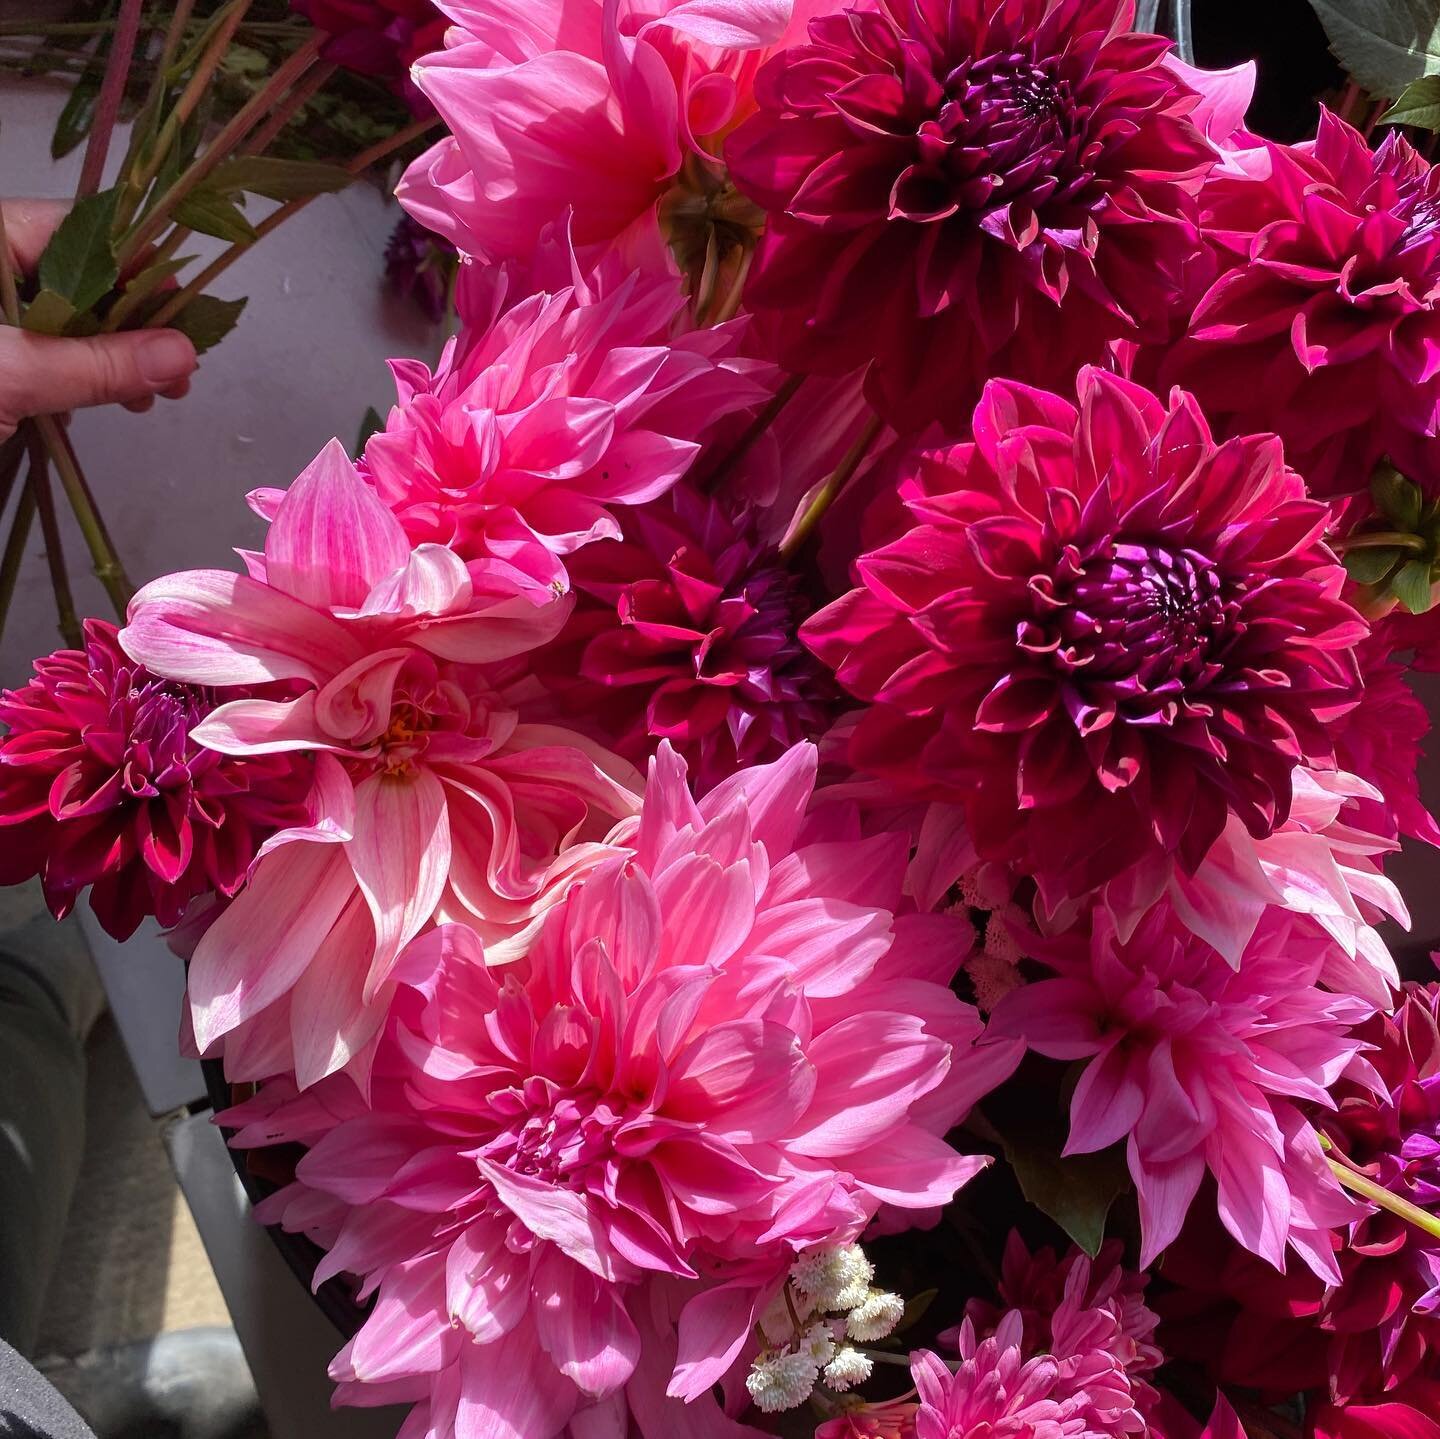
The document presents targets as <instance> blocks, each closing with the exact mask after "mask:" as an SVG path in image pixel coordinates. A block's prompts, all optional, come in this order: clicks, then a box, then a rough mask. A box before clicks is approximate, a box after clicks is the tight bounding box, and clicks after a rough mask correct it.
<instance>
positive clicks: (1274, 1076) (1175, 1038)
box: [991, 906, 1371, 1281]
mask: <svg viewBox="0 0 1440 1439" xmlns="http://www.w3.org/2000/svg"><path fill="white" fill-rule="evenodd" d="M1328 945H1329V941H1328V940H1326V939H1325V938H1324V937H1322V936H1316V935H1312V934H1309V933H1306V932H1305V931H1304V930H1303V929H1302V928H1301V924H1300V922H1299V921H1297V920H1295V919H1294V918H1292V917H1291V916H1289V915H1286V914H1284V913H1283V912H1282V911H1271V912H1270V914H1268V915H1267V916H1266V918H1265V919H1264V920H1262V921H1261V923H1260V926H1259V927H1258V928H1257V930H1256V932H1255V935H1254V937H1253V938H1252V939H1251V941H1250V944H1249V945H1248V946H1247V948H1246V951H1245V954H1244V955H1243V957H1242V958H1241V961H1240V966H1239V968H1238V969H1232V968H1231V967H1230V966H1229V965H1228V964H1226V963H1225V962H1224V960H1222V959H1221V958H1220V956H1219V955H1217V954H1216V953H1215V951H1214V950H1213V949H1211V948H1210V946H1209V945H1207V944H1205V943H1203V942H1202V941H1200V940H1198V939H1196V938H1195V936H1194V935H1192V934H1191V933H1190V932H1189V931H1188V930H1186V929H1185V928H1184V927H1183V926H1181V925H1180V924H1179V923H1177V922H1176V920H1175V918H1174V916H1173V915H1172V914H1171V913H1170V912H1169V911H1168V909H1167V908H1166V907H1164V906H1160V907H1157V908H1156V909H1154V910H1152V911H1151V912H1150V914H1148V915H1147V916H1146V918H1145V919H1144V920H1143V921H1142V922H1141V923H1140V925H1139V927H1138V928H1137V929H1136V930H1135V932H1134V935H1133V936H1132V937H1131V938H1130V939H1129V941H1128V942H1121V941H1120V940H1119V939H1118V937H1117V936H1116V934H1115V932H1114V928H1113V926H1112V925H1111V923H1110V922H1109V920H1108V919H1107V918H1106V917H1105V916H1104V915H1103V914H1097V915H1096V916H1095V919H1094V922H1093V924H1091V925H1088V926H1084V927H1081V928H1078V929H1076V930H1075V931H1072V932H1070V933H1067V934H1065V935H1061V936H1059V937H1058V938H1056V939H1054V940H1051V941H1048V942H1046V943H1045V944H1043V945H1040V944H1036V945H1035V946H1033V948H1034V950H1035V954H1036V957H1037V958H1039V959H1041V960H1043V962H1044V963H1045V964H1046V965H1048V966H1049V967H1050V968H1051V969H1053V970H1054V971H1055V977H1054V978H1051V979H1043V980H1040V981H1038V982H1036V983H1033V984H1027V985H1025V986H1023V987H1021V988H1020V989H1017V990H1015V991H1014V992H1013V993H1011V994H1009V995H1008V996H1006V998H1005V999H1003V1000H1002V1001H1001V1003H1000V1005H999V1006H998V1007H997V1009H996V1011H995V1014H994V1016H993V1017H992V1019H991V1028H992V1029H993V1031H994V1032H995V1033H996V1034H997V1035H1001V1036H1019V1037H1021V1038H1023V1039H1024V1040H1025V1041H1026V1042H1027V1043H1028V1044H1029V1045H1030V1047H1031V1048H1032V1049H1034V1050H1035V1051H1036V1052H1038V1053H1040V1054H1043V1055H1046V1056H1047V1057H1048V1058H1051V1059H1061V1060H1085V1061H1086V1064H1085V1067H1084V1072H1083V1073H1082V1074H1081V1077H1080V1082H1079V1084H1078V1085H1077V1086H1076V1088H1075V1092H1074V1096H1073V1098H1072V1100H1071V1105H1070V1139H1069V1143H1068V1145H1067V1151H1066V1152H1067V1153H1072V1154H1090V1153H1094V1152H1096V1151H1098V1150H1101V1149H1106V1148H1108V1147H1109V1146H1110V1145H1112V1144H1118V1143H1120V1142H1121V1141H1122V1140H1123V1141H1124V1142H1125V1145H1126V1153H1127V1157H1128V1160H1129V1166H1130V1173H1131V1176H1132V1177H1133V1179H1134V1181H1135V1186H1136V1189H1137V1190H1138V1192H1139V1198H1140V1221H1141V1228H1142V1232H1143V1245H1142V1250H1141V1256H1140V1259H1141V1266H1142V1267H1145V1266H1148V1265H1149V1264H1150V1263H1151V1262H1152V1261H1153V1260H1154V1259H1155V1257H1156V1256H1157V1255H1158V1254H1159V1253H1160V1252H1161V1251H1162V1250H1163V1249H1164V1248H1165V1247H1166V1246H1167V1245H1168V1244H1169V1243H1170V1242H1171V1241H1172V1240H1173V1239H1174V1238H1175V1236H1176V1235H1177V1234H1178V1233H1179V1232H1180V1227H1181V1225H1182V1224H1183V1223H1184V1220H1185V1216H1186V1213H1187V1212H1188V1210H1189V1209H1190V1206H1191V1204H1192V1203H1193V1201H1194V1199H1195V1195H1196V1193H1197V1191H1198V1190H1199V1187H1200V1181H1201V1180H1202V1178H1204V1176H1205V1173H1206V1171H1207V1170H1208V1171H1209V1172H1210V1173H1211V1174H1213V1175H1214V1177H1215V1180H1216V1185H1217V1189H1218V1201H1219V1213H1220V1218H1221V1221H1222V1222H1223V1223H1224V1225H1225V1227H1226V1228H1227V1229H1228V1230H1229V1231H1230V1233H1231V1234H1232V1235H1234V1237H1235V1238H1236V1239H1237V1240H1238V1241H1239V1242H1240V1243H1241V1244H1243V1245H1244V1246H1245V1247H1246V1248H1247V1249H1249V1250H1251V1251H1252V1252H1254V1253H1256V1254H1258V1255H1260V1256H1261V1257H1262V1258H1263V1259H1265V1260H1267V1261H1268V1262H1269V1263H1271V1264H1273V1265H1274V1266H1275V1267H1276V1268H1277V1269H1281V1268H1283V1267H1284V1263H1285V1249H1286V1245H1287V1243H1288V1244H1289V1246H1290V1247H1292V1248H1293V1249H1294V1250H1295V1251H1296V1252H1297V1253H1298V1254H1299V1255H1300V1257H1301V1258H1302V1259H1303V1260H1304V1261H1305V1262H1306V1263H1307V1264H1308V1265H1309V1266H1310V1267H1311V1268H1312V1269H1314V1270H1315V1272H1316V1273H1317V1274H1320V1275H1321V1276H1323V1277H1325V1278H1327V1279H1331V1280H1332V1281H1333V1280H1335V1279H1338V1278H1339V1271H1338V1270H1337V1269H1336V1267H1335V1259H1334V1255H1333V1253H1332V1249H1331V1244H1330V1236H1329V1233H1328V1231H1329V1229H1330V1228H1331V1227H1332V1226H1333V1225H1335V1224H1338V1223H1342V1222H1345V1221H1346V1220H1348V1219H1350V1218H1353V1216H1354V1208H1353V1206H1352V1205H1350V1204H1349V1202H1348V1201H1347V1200H1346V1199H1345V1198H1344V1196H1343V1194H1342V1193H1341V1191H1340V1189H1339V1188H1338V1187H1337V1185H1336V1182H1335V1180H1334V1179H1333V1178H1332V1177H1331V1175H1330V1171H1329V1169H1328V1167H1327V1165H1326V1162H1325V1158H1324V1155H1323V1154H1322V1152H1321V1149H1320V1145H1319V1141H1318V1140H1317V1138H1316V1136H1315V1133H1314V1131H1313V1130H1312V1129H1311V1127H1310V1123H1309V1120H1308V1119H1307V1118H1306V1116H1305V1114H1304V1113H1303V1112H1302V1111H1301V1109H1300V1107H1299V1106H1300V1104H1301V1103H1304V1104H1309V1105H1314V1106H1318V1107H1321V1108H1327V1109H1328V1108H1333V1106H1334V1101H1333V1100H1332V1098H1331V1096H1330V1093H1329V1088H1330V1086H1331V1085H1333V1084H1334V1083H1335V1082H1336V1081H1337V1080H1339V1079H1340V1077H1341V1076H1342V1075H1343V1074H1344V1073H1345V1071H1346V1069H1347V1067H1348V1066H1349V1065H1350V1062H1351V1060H1352V1059H1353V1058H1354V1057H1355V1055H1356V1054H1357V1053H1358V1052H1359V1051H1360V1050H1361V1049H1362V1048H1363V1045H1362V1042H1361V1040H1360V1039H1359V1038H1357V1037H1356V1036H1355V1035H1354V1034H1353V1033H1352V1032H1351V1029H1352V1026H1353V1025H1355V1024H1356V1023H1358V1022H1359V1021H1361V1020H1363V1019H1365V1018H1366V1017H1367V1016H1368V1015H1369V1014H1370V1013H1371V1006H1369V1005H1367V1004H1366V1003H1365V1002H1364V1001H1362V1000H1359V999H1355V998H1352V997H1349V996H1342V995H1335V994H1330V993H1327V992H1325V991H1324V990H1322V989H1320V988H1319V987H1318V985H1317V980H1318V979H1319V977H1320V974H1321V970H1322V967H1323V965H1324V962H1325V950H1326V948H1327V947H1328Z"/></svg>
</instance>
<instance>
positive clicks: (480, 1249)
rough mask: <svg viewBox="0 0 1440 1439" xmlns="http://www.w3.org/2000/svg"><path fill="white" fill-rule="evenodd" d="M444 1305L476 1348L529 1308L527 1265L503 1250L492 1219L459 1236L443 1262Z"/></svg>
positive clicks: (502, 1233) (499, 1230) (525, 1260)
mask: <svg viewBox="0 0 1440 1439" xmlns="http://www.w3.org/2000/svg"><path fill="white" fill-rule="evenodd" d="M445 1293H446V1305H447V1307H448V1309H449V1311H450V1316H451V1318H453V1319H458V1320H459V1321H460V1323H461V1324H462V1325H464V1327H465V1330H466V1332H467V1333H468V1334H470V1335H471V1336H472V1338H473V1339H474V1342H475V1343H477V1344H493V1343H494V1342H495V1341H496V1340H497V1339H500V1338H503V1337H504V1336H505V1335H506V1334H508V1333H509V1332H510V1331H511V1330H512V1329H513V1328H515V1326H516V1325H517V1324H519V1323H520V1321H521V1319H522V1318H524V1316H525V1314H526V1311H527V1310H528V1308H529V1304H530V1260H529V1259H528V1258H527V1257H526V1256H524V1255H519V1254H512V1253H511V1252H510V1251H509V1250H508V1249H506V1248H505V1230H504V1225H503V1223H502V1222H501V1221H499V1220H496V1219H477V1220H476V1221H474V1222H473V1223H471V1224H467V1225H466V1226H465V1228H464V1229H463V1230H461V1232H460V1234H459V1235H458V1237H457V1238H456V1239H455V1242H454V1243H453V1244H452V1245H451V1246H450V1252H449V1255H448V1256H447V1257H446V1260H445Z"/></svg>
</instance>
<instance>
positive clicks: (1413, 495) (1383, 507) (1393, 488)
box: [1370, 465, 1425, 532]
mask: <svg viewBox="0 0 1440 1439" xmlns="http://www.w3.org/2000/svg"><path fill="white" fill-rule="evenodd" d="M1370 494H1371V496H1372V497H1373V498H1374V500H1375V503H1376V505H1378V506H1379V508H1380V512H1381V514H1383V515H1384V516H1385V517H1386V518H1387V519H1389V520H1391V521H1393V522H1394V525H1395V528H1396V529H1397V530H1405V531H1407V532H1409V531H1412V530H1414V529H1416V528H1417V527H1418V526H1419V524H1420V515H1421V512H1422V511H1423V510H1424V508H1425V496H1424V495H1423V494H1422V493H1421V491H1420V486H1419V485H1417V484H1415V483H1414V482H1413V481H1411V480H1407V479H1406V478H1405V476H1404V475H1402V474H1401V473H1400V471H1399V470H1397V469H1395V467H1394V466H1393V465H1380V466H1378V467H1377V468H1376V470H1375V473H1374V474H1373V475H1371V476H1370Z"/></svg>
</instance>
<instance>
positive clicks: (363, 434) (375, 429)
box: [355, 405, 385, 460]
mask: <svg viewBox="0 0 1440 1439" xmlns="http://www.w3.org/2000/svg"><path fill="white" fill-rule="evenodd" d="M384 428H385V421H384V420H383V419H381V417H380V411H379V410H377V409H376V408H375V406H374V405H369V406H367V407H366V409H365V413H364V414H363V415H362V416H361V417H360V433H359V434H358V435H356V437H355V458H356V459H357V460H358V459H359V458H360V456H361V455H362V454H364V453H365V446H366V445H367V444H369V442H370V436H371V435H375V434H379V432H380V431H381V430H383V429H384Z"/></svg>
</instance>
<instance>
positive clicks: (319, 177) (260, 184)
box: [206, 155, 355, 200]
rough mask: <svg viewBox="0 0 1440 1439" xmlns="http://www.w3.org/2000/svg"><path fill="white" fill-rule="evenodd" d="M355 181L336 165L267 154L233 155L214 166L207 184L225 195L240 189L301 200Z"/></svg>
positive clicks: (272, 198) (343, 186)
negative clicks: (280, 157)
mask: <svg viewBox="0 0 1440 1439" xmlns="http://www.w3.org/2000/svg"><path fill="white" fill-rule="evenodd" d="M354 178H355V177H354V176H353V175H351V174H350V173H349V172H348V171H347V170H343V169H342V168H341V167H340V166H339V165H322V164H319V163H318V162H316V161H312V160H277V159H275V158H274V157H273V156H270V155H232V156H231V157H230V159H228V160H222V161H221V163H220V164H219V165H217V166H216V167H215V169H214V171H213V172H212V173H211V175H210V178H209V180H207V181H206V184H207V186H208V187H209V188H211V189H214V190H219V191H221V192H222V193H223V194H227V195H230V194H235V193H237V192H239V191H242V190H243V191H246V192H248V193H249V194H251V195H263V196H264V197H265V198H266V199H267V200H303V199H305V198H307V197H308V196H310V195H330V194H333V193H334V192H335V191H337V190H343V189H345V188H346V186H348V185H349V184H350V183H351V182H352V181H353V180H354Z"/></svg>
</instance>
